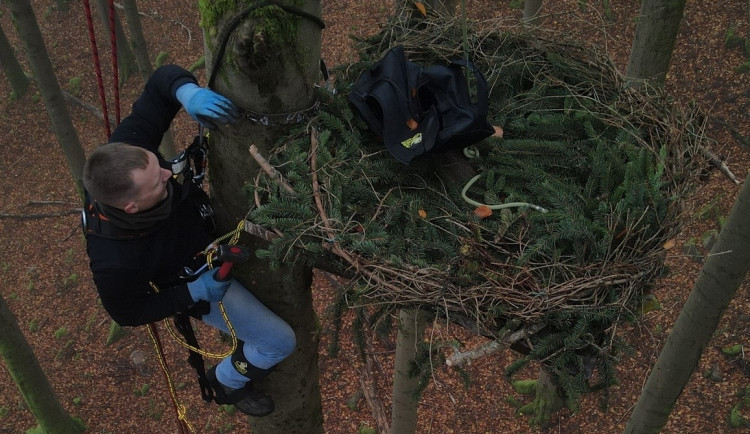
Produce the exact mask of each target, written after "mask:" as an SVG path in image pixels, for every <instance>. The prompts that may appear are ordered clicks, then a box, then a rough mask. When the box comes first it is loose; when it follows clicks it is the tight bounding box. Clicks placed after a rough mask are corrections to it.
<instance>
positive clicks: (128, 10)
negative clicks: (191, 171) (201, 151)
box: [122, 0, 177, 158]
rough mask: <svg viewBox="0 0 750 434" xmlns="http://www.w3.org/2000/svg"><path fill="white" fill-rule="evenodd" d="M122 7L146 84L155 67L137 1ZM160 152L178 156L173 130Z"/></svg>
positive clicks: (168, 132)
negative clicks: (149, 52) (152, 63)
mask: <svg viewBox="0 0 750 434" xmlns="http://www.w3.org/2000/svg"><path fill="white" fill-rule="evenodd" d="M122 6H123V9H124V10H125V22H127V24H128V31H129V32H130V40H131V41H132V43H133V52H134V54H135V60H136V62H137V63H138V70H139V71H140V72H141V78H142V79H143V82H144V83H145V82H147V81H148V79H149V77H151V74H152V73H153V72H154V67H153V66H152V65H151V57H149V55H148V44H147V43H146V37H145V36H144V35H143V28H142V26H141V16H140V14H139V13H138V5H137V4H136V1H135V0H123V2H122ZM159 152H161V154H162V155H163V156H164V157H165V158H172V157H173V156H175V155H176V154H177V149H176V148H175V144H174V136H173V135H172V130H171V129H169V130H167V131H166V132H165V133H164V136H163V137H162V139H161V145H160V146H159Z"/></svg>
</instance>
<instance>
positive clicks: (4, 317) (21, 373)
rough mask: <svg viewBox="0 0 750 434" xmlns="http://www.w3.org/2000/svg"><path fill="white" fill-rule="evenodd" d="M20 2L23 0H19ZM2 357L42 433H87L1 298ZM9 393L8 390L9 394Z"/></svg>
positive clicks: (0, 347)
mask: <svg viewBox="0 0 750 434" xmlns="http://www.w3.org/2000/svg"><path fill="white" fill-rule="evenodd" d="M18 1H20V0H18ZM0 330H2V331H3V332H2V333H0V356H2V358H3V361H4V362H5V365H6V366H7V367H8V371H10V375H11V377H13V381H15V383H16V385H17V386H18V389H19V390H20V391H21V394H22V395H23V399H24V400H25V401H26V405H27V406H28V407H29V410H30V411H31V413H32V414H33V415H34V418H35V419H36V421H37V423H39V427H40V428H41V430H42V432H45V433H77V432H83V431H84V429H83V424H82V423H81V422H77V421H76V420H75V419H73V417H71V416H70V414H68V412H67V411H65V408H64V407H63V406H62V405H61V404H60V401H59V400H58V398H57V395H56V394H55V391H54V390H53V389H52V386H51V385H50V384H49V381H48V380H47V376H46V375H45V374H44V371H43V370H42V367H41V366H40V365H39V361H38V360H37V358H36V356H35V355H34V352H33V351H32V350H31V347H30V346H29V343H28V342H27V341H26V338H25V337H24V335H23V332H21V329H20V328H19V327H18V321H17V320H16V317H15V315H13V313H12V312H11V311H10V309H9V308H8V305H7V304H6V303H5V300H4V299H3V297H2V296H0ZM6 392H7V391H6Z"/></svg>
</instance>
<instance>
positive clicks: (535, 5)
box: [523, 0, 542, 26]
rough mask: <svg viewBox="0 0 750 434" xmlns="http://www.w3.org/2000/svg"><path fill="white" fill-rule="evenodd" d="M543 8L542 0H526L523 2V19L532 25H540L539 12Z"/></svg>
mask: <svg viewBox="0 0 750 434" xmlns="http://www.w3.org/2000/svg"><path fill="white" fill-rule="evenodd" d="M541 10H542V0H526V1H525V2H524V3H523V21H524V22H525V23H528V24H531V25H534V26H536V25H539V22H540V18H539V12H541Z"/></svg>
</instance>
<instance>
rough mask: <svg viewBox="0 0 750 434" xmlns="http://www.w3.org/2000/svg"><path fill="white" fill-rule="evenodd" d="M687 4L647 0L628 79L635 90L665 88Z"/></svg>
mask: <svg viewBox="0 0 750 434" xmlns="http://www.w3.org/2000/svg"><path fill="white" fill-rule="evenodd" d="M684 12H685V0H643V1H642V2H641V10H640V13H639V14H638V20H637V25H636V28H635V37H634V38H633V46H632V48H631V49H630V58H629V59H628V66H627V69H626V71H625V76H626V77H627V78H628V79H629V80H630V81H631V85H632V86H633V87H636V88H637V87H639V86H640V84H641V83H642V82H643V81H648V82H650V83H651V84H654V85H663V84H664V80H665V79H666V77H667V71H668V70H669V63H670V61H671V59H672V51H673V50H674V45H675V41H676V40H677V34H678V33H679V31H680V22H682V16H683V14H684Z"/></svg>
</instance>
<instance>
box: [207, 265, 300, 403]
mask: <svg viewBox="0 0 750 434" xmlns="http://www.w3.org/2000/svg"><path fill="white" fill-rule="evenodd" d="M222 302H223V303H224V310H225V311H226V313H227V318H229V322H230V323H231V324H232V327H233V328H234V331H235V333H236V334H237V339H239V340H241V341H242V342H244V343H245V345H244V348H243V350H244V354H245V358H246V359H247V360H248V361H249V362H250V363H251V364H253V365H255V366H256V367H258V368H261V369H269V368H271V367H273V366H275V365H276V364H277V363H279V362H281V361H282V360H284V359H285V358H287V357H288V356H289V355H290V354H292V352H293V351H294V348H295V347H296V345H297V341H296V339H295V336H294V330H292V328H291V327H290V326H289V324H287V323H286V321H284V320H283V319H281V318H280V317H279V316H278V315H276V314H275V313H273V312H271V310H270V309H268V308H267V307H266V306H265V305H263V303H261V302H260V300H258V299H257V298H255V296H254V295H253V294H252V293H251V292H250V291H249V290H248V289H246V288H245V287H244V286H242V284H241V283H240V282H238V281H237V280H235V279H232V283H231V285H230V286H229V289H228V290H227V293H226V295H225V296H224V299H223V300H222ZM202 321H203V322H205V323H206V324H208V325H210V326H212V327H216V328H217V329H219V330H221V331H223V332H225V333H229V329H228V328H227V325H226V323H225V322H224V318H223V317H222V315H221V311H220V310H219V303H218V302H212V303H211V312H210V313H209V314H208V315H203V318H202ZM231 359H232V357H231V356H228V357H226V358H224V359H223V360H222V361H221V362H219V364H218V365H217V367H216V379H217V380H219V382H220V383H221V384H223V385H225V386H227V387H231V388H234V389H239V388H241V387H243V386H244V385H245V383H247V382H248V381H249V380H248V378H247V377H245V376H243V375H241V374H240V373H239V372H237V370H236V369H234V367H233V366H232V360H231Z"/></svg>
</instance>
